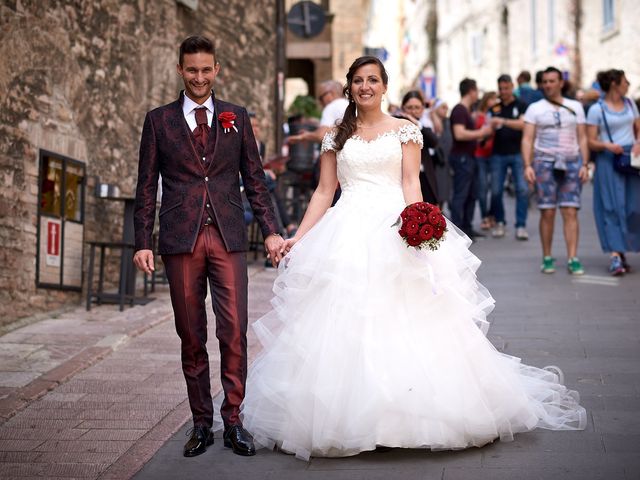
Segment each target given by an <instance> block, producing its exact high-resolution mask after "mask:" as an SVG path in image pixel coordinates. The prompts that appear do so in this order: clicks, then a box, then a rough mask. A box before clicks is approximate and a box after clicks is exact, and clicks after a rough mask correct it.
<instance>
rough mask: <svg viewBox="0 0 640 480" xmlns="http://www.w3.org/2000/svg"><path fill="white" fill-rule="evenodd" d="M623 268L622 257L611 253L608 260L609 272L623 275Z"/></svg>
mask: <svg viewBox="0 0 640 480" xmlns="http://www.w3.org/2000/svg"><path fill="white" fill-rule="evenodd" d="M624 272H625V268H624V265H623V264H622V259H621V258H620V257H619V256H618V255H612V256H611V260H610V262H609V273H610V274H611V275H613V276H614V277H619V276H621V275H624Z"/></svg>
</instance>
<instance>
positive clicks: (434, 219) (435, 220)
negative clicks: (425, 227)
mask: <svg viewBox="0 0 640 480" xmlns="http://www.w3.org/2000/svg"><path fill="white" fill-rule="evenodd" d="M441 221H442V214H440V213H438V212H431V213H430V214H429V223H430V224H431V225H433V226H434V227H437V226H438V225H440V222H441Z"/></svg>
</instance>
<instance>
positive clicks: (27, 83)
mask: <svg viewBox="0 0 640 480" xmlns="http://www.w3.org/2000/svg"><path fill="white" fill-rule="evenodd" d="M43 5H46V7H43ZM274 25H275V2H272V1H270V0H255V1H252V2H245V1H242V0H216V1H215V2H214V1H206V0H200V2H198V8H197V10H196V11H193V10H190V9H188V8H186V7H184V6H182V5H180V4H178V3H177V2H176V1H175V0H129V1H122V0H92V1H89V0H80V1H77V0H76V1H72V0H49V1H47V2H42V1H40V0H13V1H11V0H2V1H1V2H0V186H1V188H0V325H2V324H6V323H9V322H11V321H13V320H15V319H17V318H20V317H24V316H29V315H32V314H34V313H37V312H40V311H49V310H52V309H57V308H60V307H64V306H66V305H75V304H77V303H78V302H80V301H81V299H82V297H81V295H80V294H79V293H77V292H75V293H74V292H63V291H59V290H49V289H39V288H36V248H37V205H38V197H37V195H38V162H39V151H40V149H46V150H50V151H53V152H55V153H58V154H61V155H65V156H68V157H71V158H73V159H76V160H79V161H82V162H85V164H86V173H87V189H86V198H85V219H86V221H85V240H95V239H112V240H117V239H119V238H120V235H121V231H122V226H121V223H122V204H120V203H118V202H106V201H104V200H97V199H96V198H95V197H94V195H93V187H94V185H95V182H96V180H97V179H99V181H100V182H102V183H112V184H116V185H118V186H119V187H120V190H121V192H122V193H123V194H127V195H133V194H134V190H135V182H136V171H137V155H138V145H139V138H140V131H141V128H142V122H143V119H144V114H145V112H146V111H148V110H150V109H152V108H154V107H156V106H159V105H162V104H165V103H168V102H170V101H172V100H174V99H175V98H176V97H177V93H178V91H179V89H180V86H181V82H180V79H179V77H178V75H177V73H176V71H175V64H176V63H177V49H178V46H179V44H180V41H181V40H182V39H183V38H184V37H186V36H188V35H191V34H201V33H202V34H205V35H208V36H209V37H211V38H212V39H213V40H214V41H215V43H216V47H217V50H218V60H219V61H220V63H221V64H222V71H221V74H220V76H219V77H218V81H217V85H216V93H217V95H218V97H220V98H223V99H225V100H229V101H231V102H235V103H240V104H243V105H246V106H247V107H248V108H250V109H252V110H254V111H256V112H257V113H258V115H260V116H261V117H262V118H263V119H265V127H266V126H267V124H269V127H268V128H266V132H265V133H266V135H265V136H266V137H267V139H270V138H271V137H272V133H273V129H272V128H271V125H272V122H271V121H270V120H271V118H272V117H273V114H274V100H273V97H274V93H273V92H274V89H275V85H274V79H275V73H274V72H275V28H274ZM87 258H88V255H86V253H85V270H86V263H87ZM86 283H87V282H86V278H85V282H84V288H85V289H86Z"/></svg>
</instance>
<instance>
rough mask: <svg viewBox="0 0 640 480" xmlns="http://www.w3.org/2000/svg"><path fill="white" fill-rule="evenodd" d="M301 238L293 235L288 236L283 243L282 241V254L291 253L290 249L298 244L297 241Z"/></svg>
mask: <svg viewBox="0 0 640 480" xmlns="http://www.w3.org/2000/svg"><path fill="white" fill-rule="evenodd" d="M298 240H299V239H298V238H296V237H291V238H287V239H286V240H285V241H284V242H283V243H282V248H281V249H280V254H281V255H282V256H285V255H286V254H287V253H289V251H290V250H291V249H292V248H293V246H294V245H295V244H296V242H297V241H298Z"/></svg>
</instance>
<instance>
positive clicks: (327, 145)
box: [320, 130, 336, 155]
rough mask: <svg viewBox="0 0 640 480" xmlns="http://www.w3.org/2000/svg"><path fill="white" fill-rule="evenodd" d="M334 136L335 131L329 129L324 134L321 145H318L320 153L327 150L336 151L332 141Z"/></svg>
mask: <svg viewBox="0 0 640 480" xmlns="http://www.w3.org/2000/svg"><path fill="white" fill-rule="evenodd" d="M335 136H336V132H335V131H334V130H329V131H328V132H327V133H325V134H324V138H323V139H322V145H321V147H320V155H322V154H323V153H324V152H328V151H333V152H335V151H336V146H335V143H333V139H334V138H335Z"/></svg>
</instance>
